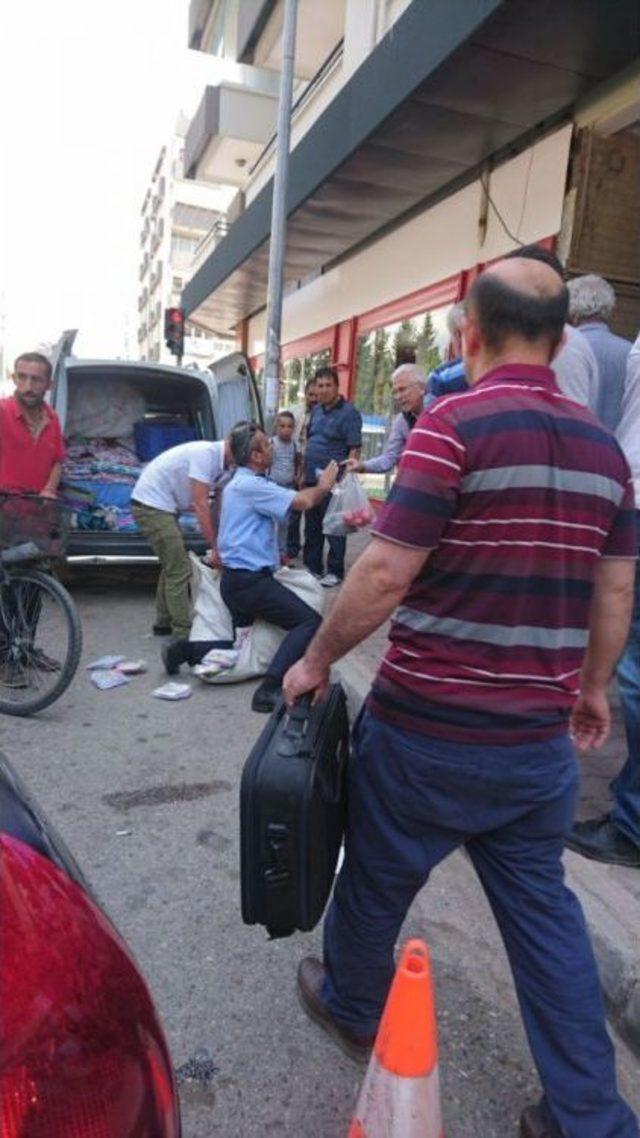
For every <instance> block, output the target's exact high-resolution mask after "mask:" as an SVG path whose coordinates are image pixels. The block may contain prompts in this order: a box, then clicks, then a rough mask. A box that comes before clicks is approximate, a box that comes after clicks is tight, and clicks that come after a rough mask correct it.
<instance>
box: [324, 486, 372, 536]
mask: <svg viewBox="0 0 640 1138" xmlns="http://www.w3.org/2000/svg"><path fill="white" fill-rule="evenodd" d="M372 521H373V512H372V510H371V506H370V505H369V499H368V498H367V495H366V491H365V489H364V487H363V485H362V483H361V482H360V479H359V478H358V476H357V475H356V474H353V473H352V472H351V471H349V473H348V474H345V476H344V478H343V479H342V481H341V482H336V485H335V486H334V487H333V490H332V491H331V501H330V502H329V505H328V507H327V512H326V514H325V515H324V521H323V523H322V532H323V533H324V534H325V536H327V537H342V536H343V535H344V534H347V533H356V531H357V530H359V529H363V528H364V527H365V526H368V525H371V522H372Z"/></svg>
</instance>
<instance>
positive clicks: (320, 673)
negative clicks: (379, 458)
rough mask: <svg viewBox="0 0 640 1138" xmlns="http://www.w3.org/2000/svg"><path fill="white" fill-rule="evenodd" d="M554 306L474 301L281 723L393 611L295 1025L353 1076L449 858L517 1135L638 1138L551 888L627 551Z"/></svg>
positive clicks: (517, 265) (578, 939)
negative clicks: (520, 1051) (450, 384)
mask: <svg viewBox="0 0 640 1138" xmlns="http://www.w3.org/2000/svg"><path fill="white" fill-rule="evenodd" d="M566 314H567V290H566V288H565V286H564V285H563V283H562V281H561V280H560V279H559V277H558V275H557V273H555V272H554V271H553V269H551V268H550V267H549V266H548V265H545V264H541V263H539V262H536V261H531V260H525V259H524V258H517V257H515V258H513V259H510V260H504V261H502V262H499V263H498V264H497V265H495V266H494V267H492V268H491V269H490V270H488V271H487V272H485V273H484V274H483V275H482V276H481V277H480V278H479V279H478V280H477V281H476V283H475V284H474V286H473V288H472V291H471V293H470V296H469V300H468V315H467V319H466V323H465V326H464V334H463V343H464V358H465V367H466V373H467V375H468V377H469V380H470V382H471V389H470V390H469V391H467V392H464V393H461V394H455V395H452V396H450V397H445V398H443V399H441V400H439V401H438V403H437V404H435V406H434V407H432V408H431V409H430V410H429V411H427V412H425V413H424V414H423V415H422V416H421V417H420V419H419V420H418V423H417V425H416V427H415V429H414V430H413V432H412V434H411V435H410V437H409V440H408V443H407V447H406V450H405V452H404V455H403V458H402V461H401V464H400V470H399V474H398V478H397V481H396V483H395V485H394V488H393V490H392V492H391V494H390V496H389V499H388V502H387V504H386V506H385V508H384V510H383V511H382V513H381V515H380V518H379V520H378V523H377V526H376V530H375V536H374V538H373V540H372V542H371V544H370V546H369V547H368V549H367V550H366V551H365V553H364V554H363V555H362V557H361V558H360V560H359V561H358V563H357V564H356V566H354V568H353V570H352V572H351V574H350V575H349V578H348V579H347V582H346V584H345V586H344V589H343V592H342V594H341V596H340V598H339V600H338V602H337V604H336V605H335V606H334V608H333V610H332V612H331V614H330V616H329V617H328V619H327V620H326V621H325V622H324V624H323V625H322V627H321V628H320V630H319V631H318V633H317V634H316V636H315V638H314V640H313V641H312V642H311V644H310V646H309V648H308V650H307V653H306V655H305V657H304V658H303V659H302V660H301V661H300V662H299V663H298V664H297V665H295V666H294V668H292V669H291V671H290V672H289V673H288V675H287V677H286V678H285V684H284V691H285V697H286V699H287V701H288V702H289V703H291V702H293V701H294V700H295V699H296V698H297V697H298V696H299V695H301V694H302V693H303V692H305V691H309V690H312V689H316V690H322V689H323V687H324V686H325V685H326V683H327V681H328V676H329V666H330V664H331V663H332V662H334V661H335V660H337V659H339V658H340V657H341V656H342V655H344V653H345V652H348V651H349V649H351V648H352V647H354V645H355V644H357V643H358V642H359V641H360V640H362V639H364V637H366V636H368V635H369V633H371V632H372V631H373V630H374V628H376V627H378V626H379V625H380V624H381V623H382V622H383V621H384V620H386V618H387V617H388V616H390V615H391V613H392V612H393V611H394V610H395V615H394V619H393V621H392V625H391V631H390V641H391V646H390V648H389V650H388V652H387V655H386V657H385V659H384V660H383V662H382V665H381V667H380V669H379V672H378V675H377V676H376V679H375V681H374V684H373V687H372V690H371V693H370V695H369V698H368V701H367V705H366V707H365V709H364V711H363V713H362V715H361V717H360V718H359V720H358V723H357V724H356V727H355V731H354V754H353V758H352V762H351V764H350V774H349V779H350V781H349V821H348V829H347V844H346V858H345V863H344V866H343V868H342V871H341V874H340V877H339V879H338V882H337V885H336V890H335V896H334V900H333V903H332V905H331V908H330V910H329V912H328V915H327V918H326V921H325V929H324V963H321V962H320V961H319V960H314V959H313V958H308V959H307V960H304V961H303V962H302V963H301V965H300V969H299V972H298V991H299V994H300V997H301V1000H302V1002H303V1005H304V1007H305V1008H306V1010H307V1011H308V1012H309V1014H310V1015H311V1016H312V1017H313V1018H314V1019H315V1020H317V1021H318V1022H319V1023H320V1024H321V1025H322V1026H323V1027H324V1028H325V1029H326V1030H327V1031H329V1032H330V1033H331V1035H332V1036H333V1037H334V1038H335V1039H336V1040H337V1041H338V1042H339V1043H340V1044H341V1046H342V1047H343V1048H344V1049H345V1050H346V1051H348V1053H349V1054H350V1055H352V1056H353V1057H355V1058H363V1057H365V1056H366V1054H367V1051H368V1048H369V1047H370V1046H371V1042H372V1038H373V1036H374V1034H375V1031H376V1028H377V1026H378V1021H379V1017H380V1014H381V1010H382V1007H383V1004H384V1000H385V997H386V994H387V990H388V987H389V984H390V981H391V978H392V975H393V948H394V944H395V941H396V938H397V936H398V933H399V930H400V927H401V924H402V921H403V919H404V917H405V915H406V913H407V910H408V908H409V905H410V904H411V902H412V900H413V898H414V896H415V894H416V893H417V891H418V890H419V889H420V888H421V886H422V885H423V884H424V882H425V881H426V880H427V878H428V876H429V873H430V871H431V869H432V868H433V867H434V866H435V865H436V864H437V863H438V862H440V861H441V860H442V859H443V858H444V857H446V856H447V854H449V853H450V852H451V851H452V850H454V849H455V848H456V847H459V846H461V845H465V846H466V849H467V852H468V854H469V857H470V859H471V861H472V863H473V865H474V867H475V869H476V872H477V874H478V877H479V878H480V881H481V883H482V886H483V888H484V890H485V892H486V894H487V896H488V898H489V901H490V903H491V906H492V909H493V912H494V914H495V917H496V920H497V922H498V925H499V927H500V932H501V934H502V937H503V940H504V943H505V946H506V949H507V952H508V955H509V960H510V963H511V967H512V970H513V975H514V979H515V983H516V988H517V991H518V997H519V1001H520V1006H521V1009H522V1014H523V1018H524V1023H525V1028H526V1031H527V1034H528V1038H529V1043H530V1046H531V1050H532V1052H533V1055H534V1058H535V1061H536V1064H537V1067H538V1071H539V1073H540V1078H541V1081H542V1085H543V1089H544V1099H543V1100H542V1102H541V1103H540V1105H539V1106H536V1107H530V1108H528V1109H527V1110H526V1111H525V1113H524V1114H523V1116H522V1120H521V1134H522V1135H523V1136H524V1138H560V1136H564V1138H638V1134H639V1131H638V1126H637V1123H636V1121H635V1119H634V1117H633V1115H632V1113H631V1111H630V1110H629V1108H628V1106H627V1105H626V1103H625V1102H624V1101H623V1099H622V1098H621V1097H620V1095H619V1093H618V1090H617V1087H616V1081H615V1071H614V1056H613V1050H612V1047H611V1043H610V1041H609V1038H608V1036H607V1032H606V1028H605V1017H604V1010H603V1005H602V999H601V993H600V986H599V982H598V976H597V971H596V967H595V962H594V959H593V954H592V950H591V945H590V942H589V938H588V934H587V931H586V927H585V923H584V918H583V915H582V911H581V908H580V905H579V903H578V901H577V900H576V898H575V897H574V896H573V894H572V893H570V892H569V890H568V889H567V888H566V887H565V885H564V882H563V870H562V862H561V857H562V850H563V842H564V837H565V835H566V834H567V832H568V830H569V828H570V826H571V823H572V819H573V813H574V807H575V802H576V796H577V789H578V767H577V762H576V757H575V753H574V746H573V742H572V739H571V735H570V729H571V734H573V736H574V737H575V740H576V741H577V743H578V745H579V746H587V745H589V746H594V745H595V746H598V745H600V744H601V743H602V742H603V741H604V739H605V737H606V735H607V732H608V730H609V708H608V703H607V684H608V682H609V679H610V676H611V674H612V671H613V668H614V665H615V662H616V660H617V658H618V656H619V654H620V653H621V651H622V648H623V646H624V643H625V639H626V635H627V629H628V626H629V617H630V609H631V598H632V588H633V574H634V559H635V554H636V540H635V533H634V502H633V490H632V485H631V482H630V475H629V469H628V466H627V463H626V461H625V459H624V456H623V454H622V452H621V451H620V449H619V447H618V445H617V443H616V442H615V440H614V439H613V437H612V436H611V435H610V434H609V432H608V431H607V430H606V429H605V428H603V427H602V426H600V425H599V423H598V422H597V421H596V419H595V417H594V416H593V415H592V414H591V412H590V411H589V410H588V409H587V408H585V407H582V406H579V405H578V404H576V403H574V402H573V401H571V400H569V399H567V398H566V397H565V396H564V395H562V394H561V393H560V391H559V389H558V387H557V385H556V383H555V379H554V375H553V372H552V371H551V369H550V367H549V363H550V361H551V359H552V356H553V353H554V351H555V350H556V349H557V347H558V345H559V343H560V342H561V340H562V329H563V324H564V322H565V319H566Z"/></svg>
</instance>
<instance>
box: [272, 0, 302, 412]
mask: <svg viewBox="0 0 640 1138" xmlns="http://www.w3.org/2000/svg"><path fill="white" fill-rule="evenodd" d="M296 9H297V0H284V28H283V32H282V72H281V75H280V99H279V103H278V133H277V136H276V170H275V175H274V178H273V204H272V207H271V240H270V242H269V279H268V285H267V334H266V343H265V353H264V401H265V421H266V422H265V425H266V428H267V430H268V431H269V432H270V431H271V429H272V427H273V424H274V422H275V417H276V414H277V411H278V398H279V395H280V335H281V329H282V286H283V269H284V249H285V241H286V228H287V178H288V173H289V138H290V133H291V95H292V91H293V57H294V53H295V46H296Z"/></svg>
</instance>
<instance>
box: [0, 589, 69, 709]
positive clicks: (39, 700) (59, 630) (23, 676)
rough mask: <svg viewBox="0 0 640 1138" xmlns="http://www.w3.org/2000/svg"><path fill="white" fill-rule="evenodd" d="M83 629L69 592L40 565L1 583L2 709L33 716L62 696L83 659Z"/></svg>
mask: <svg viewBox="0 0 640 1138" xmlns="http://www.w3.org/2000/svg"><path fill="white" fill-rule="evenodd" d="M81 649H82V629H81V626H80V617H79V616H78V610H77V609H76V606H75V604H74V602H73V600H72V598H71V597H70V596H69V594H68V592H67V590H66V589H65V588H64V586H63V585H61V584H60V582H59V581H56V579H55V577H51V576H50V575H49V574H48V573H45V572H43V571H42V570H41V569H30V568H25V569H16V570H15V571H12V573H11V575H10V576H8V577H7V579H6V582H5V583H4V584H3V585H2V586H1V587H0V713H3V714H4V715H32V714H33V712H35V711H42V709H43V708H44V707H48V706H49V704H50V703H53V702H54V700H56V699H58V697H59V696H61V695H62V693H63V691H65V690H66V688H68V686H69V684H70V683H71V681H72V679H73V677H74V675H75V673H76V670H77V667H78V663H79V661H80V652H81Z"/></svg>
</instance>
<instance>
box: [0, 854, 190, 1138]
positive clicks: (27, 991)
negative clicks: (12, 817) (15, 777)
mask: <svg viewBox="0 0 640 1138" xmlns="http://www.w3.org/2000/svg"><path fill="white" fill-rule="evenodd" d="M0 913H1V914H2V921H1V924H0V1001H1V1003H0V1007H1V1014H0V1136H1V1138H179V1135H180V1122H179V1117H178V1107H177V1094H176V1089H175V1084H174V1079H173V1072H172V1068H171V1062H170V1059H169V1054H168V1051H167V1047H166V1043H165V1040H164V1036H163V1034H162V1029H161V1027H160V1024H159V1022H158V1018H157V1015H156V1012H155V1010H154V1007H153V1004H152V1002H151V998H150V996H149V992H148V990H147V987H146V985H145V983H144V980H143V979H142V977H141V975H140V973H139V972H138V970H137V968H136V966H135V964H134V963H133V961H132V959H131V957H130V956H129V953H128V951H127V949H126V947H125V945H124V943H123V941H122V940H121V938H120V937H119V936H118V934H117V933H116V931H115V929H114V928H113V926H112V925H111V924H110V922H109V921H108V920H107V918H106V917H105V915H104V914H103V913H102V911H101V910H100V909H99V908H98V906H97V905H96V904H95V902H94V901H93V900H92V899H91V898H90V897H88V896H87V894H86V893H85V892H84V891H83V890H82V888H81V887H80V886H79V885H78V884H77V883H76V882H75V881H72V880H71V879H70V878H69V877H68V876H67V875H66V874H65V873H64V871H63V870H62V869H61V868H60V867H59V866H57V865H54V864H53V862H51V861H50V860H49V859H48V858H46V857H43V856H42V854H40V853H37V852H36V851H34V850H33V849H31V848H30V847H29V846H27V845H26V844H24V843H23V842H21V841H20V840H19V839H17V838H13V837H8V836H6V835H4V836H2V837H0Z"/></svg>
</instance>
